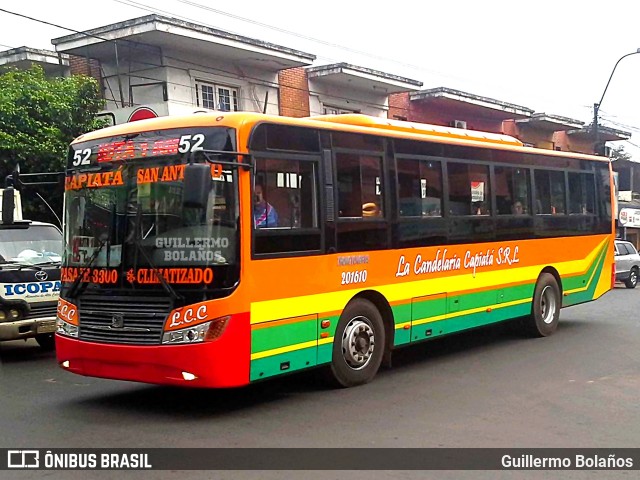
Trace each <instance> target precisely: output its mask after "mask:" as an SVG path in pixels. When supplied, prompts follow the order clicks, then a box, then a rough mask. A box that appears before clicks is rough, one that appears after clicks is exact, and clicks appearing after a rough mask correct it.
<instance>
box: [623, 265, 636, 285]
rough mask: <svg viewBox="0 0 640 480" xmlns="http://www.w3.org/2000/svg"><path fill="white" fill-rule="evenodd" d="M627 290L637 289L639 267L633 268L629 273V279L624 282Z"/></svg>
mask: <svg viewBox="0 0 640 480" xmlns="http://www.w3.org/2000/svg"><path fill="white" fill-rule="evenodd" d="M624 284H625V285H626V287H627V288H636V285H637V284H638V267H633V268H632V269H631V272H630V273H629V278H627V279H626V280H625V281H624Z"/></svg>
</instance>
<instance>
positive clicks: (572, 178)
mask: <svg viewBox="0 0 640 480" xmlns="http://www.w3.org/2000/svg"><path fill="white" fill-rule="evenodd" d="M594 185H595V179H594V176H593V174H591V173H574V172H569V213H571V214H587V213H594V212H595V187H594Z"/></svg>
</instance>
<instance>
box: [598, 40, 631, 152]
mask: <svg viewBox="0 0 640 480" xmlns="http://www.w3.org/2000/svg"><path fill="white" fill-rule="evenodd" d="M636 53H640V48H638V49H637V50H636V51H635V52H631V53H627V54H626V55H623V56H621V57H620V58H619V59H618V61H617V62H616V64H615V65H614V66H613V70H612V71H611V75H609V81H607V85H606V86H605V87H604V92H602V96H601V97H600V101H599V102H598V103H594V104H593V137H594V145H593V148H594V152H595V153H596V154H600V155H604V148H602V149H601V148H600V146H599V140H600V138H599V136H598V133H599V132H598V111H599V110H600V105H602V100H604V94H605V93H607V88H609V84H610V83H611V79H612V78H613V74H614V73H615V71H616V68H617V67H618V64H619V63H620V61H621V60H622V59H623V58H627V57H629V56H631V55H635V54H636Z"/></svg>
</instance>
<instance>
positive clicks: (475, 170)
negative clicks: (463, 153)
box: [447, 162, 491, 215]
mask: <svg viewBox="0 0 640 480" xmlns="http://www.w3.org/2000/svg"><path fill="white" fill-rule="evenodd" d="M447 178H448V181H449V209H450V211H451V215H490V214H491V200H490V199H491V194H490V191H489V167H488V166H487V165H477V164H472V163H455V162H451V163H448V164H447Z"/></svg>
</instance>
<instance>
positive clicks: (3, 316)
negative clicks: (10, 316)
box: [0, 310, 7, 322]
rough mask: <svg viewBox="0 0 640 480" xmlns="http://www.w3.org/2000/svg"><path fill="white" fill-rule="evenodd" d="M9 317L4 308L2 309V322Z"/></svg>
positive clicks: (0, 314)
mask: <svg viewBox="0 0 640 480" xmlns="http://www.w3.org/2000/svg"><path fill="white" fill-rule="evenodd" d="M6 319H7V314H6V312H5V311H4V310H0V322H4V321H5V320H6Z"/></svg>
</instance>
